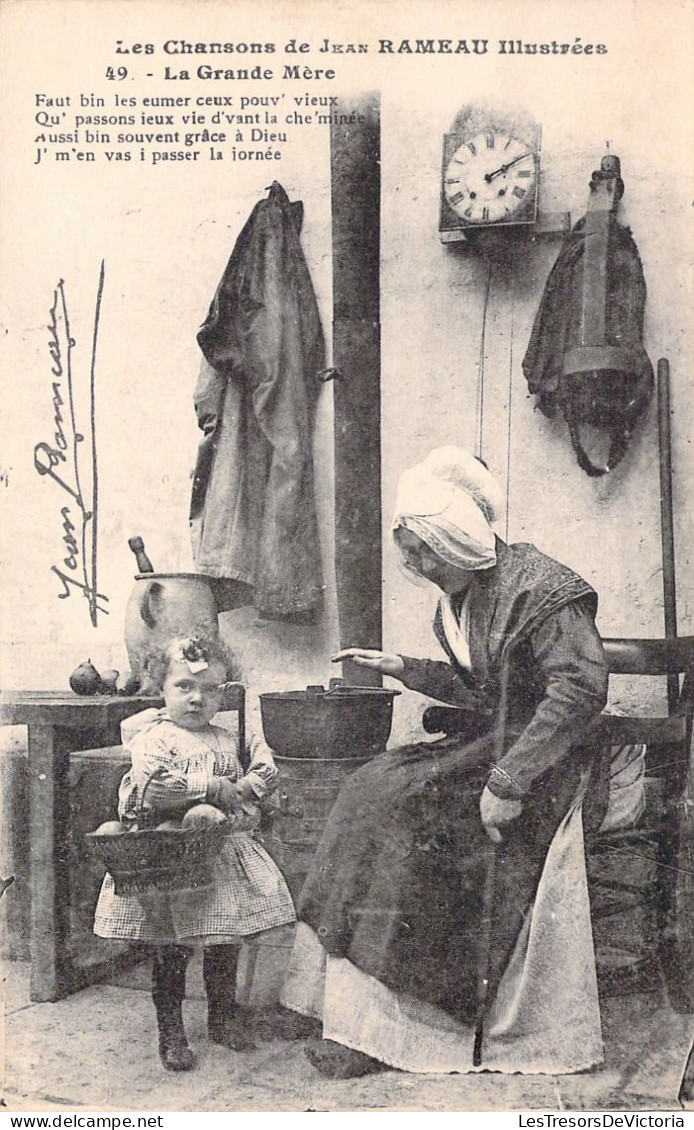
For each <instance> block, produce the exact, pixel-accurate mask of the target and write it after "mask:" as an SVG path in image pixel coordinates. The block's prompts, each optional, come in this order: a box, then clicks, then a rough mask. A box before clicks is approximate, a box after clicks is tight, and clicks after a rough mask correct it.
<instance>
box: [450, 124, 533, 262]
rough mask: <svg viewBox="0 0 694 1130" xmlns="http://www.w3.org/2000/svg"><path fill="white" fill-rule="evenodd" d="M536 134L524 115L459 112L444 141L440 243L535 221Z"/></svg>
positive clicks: (512, 227)
mask: <svg viewBox="0 0 694 1130" xmlns="http://www.w3.org/2000/svg"><path fill="white" fill-rule="evenodd" d="M540 138H541V131H540V127H539V126H538V125H537V124H536V123H535V122H534V121H533V119H532V118H530V117H529V115H527V114H523V113H520V114H512V113H509V112H504V111H499V110H496V111H494V110H491V109H488V108H484V107H472V106H469V107H466V108H465V109H464V110H461V111H460V113H459V114H458V115H457V117H456V119H455V121H454V123H453V126H452V127H451V131H450V133H447V134H446V135H445V136H444V141H443V161H442V169H441V210H440V218H439V231H440V233H441V239H442V241H443V242H455V241H456V240H461V239H466V238H468V236H469V235H470V234H471V233H473V232H476V231H481V230H488V229H496V228H503V229H505V228H508V229H514V228H516V227H517V226H518V225H530V224H534V223H535V220H536V218H537V203H538V188H539V174H540Z"/></svg>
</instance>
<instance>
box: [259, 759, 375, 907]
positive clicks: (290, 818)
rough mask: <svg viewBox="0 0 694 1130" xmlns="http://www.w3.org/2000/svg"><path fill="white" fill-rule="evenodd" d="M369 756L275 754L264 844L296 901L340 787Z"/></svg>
mask: <svg viewBox="0 0 694 1130" xmlns="http://www.w3.org/2000/svg"><path fill="white" fill-rule="evenodd" d="M370 760H371V758H369V757H340V758H322V757H316V758H307V757H301V758H297V757H282V756H281V755H279V754H275V761H276V763H277V768H278V769H279V771H280V784H279V789H278V791H277V800H278V808H277V811H276V813H275V816H274V820H273V824H272V833H271V836H270V837H269V841H268V843H267V848H268V850H269V851H270V853H271V855H272V857H273V859H274V860H275V862H276V863H277V866H278V867H279V868H280V870H281V871H282V873H283V875H284V877H285V879H286V881H287V885H288V887H289V889H290V891H291V893H292V898H294V899H296V898H297V897H298V895H299V893H300V891H301V887H302V886H303V882H304V879H305V878H306V875H307V874H308V871H309V868H310V866H311V863H312V861H313V857H314V855H315V851H316V848H317V847H318V844H319V842H320V839H321V836H322V835H323V829H324V828H325V825H326V823H327V821H328V817H329V815H330V811H331V809H332V807H333V805H334V803H335V801H336V799H337V794H338V793H339V791H340V789H341V788H342V785H343V784H344V782H345V781H346V779H347V777H349V775H350V774H351V773H354V771H355V770H356V769H359V768H360V766H362V765H365V764H366V762H367V761H370Z"/></svg>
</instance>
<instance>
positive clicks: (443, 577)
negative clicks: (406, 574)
mask: <svg viewBox="0 0 694 1130" xmlns="http://www.w3.org/2000/svg"><path fill="white" fill-rule="evenodd" d="M395 540H396V541H397V543H398V546H399V547H400V550H401V552H402V555H403V558H404V560H405V562H406V564H407V565H409V566H410V568H411V569H414V570H415V572H417V573H419V575H420V577H424V578H425V579H426V580H427V581H431V582H432V584H434V585H438V587H439V588H440V589H441V590H442V591H443V592H446V593H454V592H463V590H464V589H466V588H467V587H468V585H469V584H470V581H471V580H472V572H471V571H470V570H469V569H457V568H456V567H455V565H449V563H448V562H447V561H444V560H443V558H441V557H439V555H438V553H435V552H434V550H433V549H432V548H431V546H428V545H427V544H426V542H424V541H422V539H421V538H419V537H417V535H416V534H413V533H412V531H411V530H406V529H403V528H402V527H401V528H400V529H397V530H396V531H395Z"/></svg>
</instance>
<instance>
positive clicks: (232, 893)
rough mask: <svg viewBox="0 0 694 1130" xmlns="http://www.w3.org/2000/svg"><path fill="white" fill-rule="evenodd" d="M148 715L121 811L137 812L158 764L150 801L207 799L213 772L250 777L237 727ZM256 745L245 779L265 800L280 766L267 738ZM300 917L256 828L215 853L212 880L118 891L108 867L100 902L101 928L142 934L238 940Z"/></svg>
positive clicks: (132, 746)
mask: <svg viewBox="0 0 694 1130" xmlns="http://www.w3.org/2000/svg"><path fill="white" fill-rule="evenodd" d="M146 715H147V718H146V721H145V716H144V715H143V722H144V725H143V728H142V729H141V730H139V732H138V733H137V734H135V736H134V737H133V738H132V739H131V741H130V742H129V743H128V748H129V750H130V754H131V757H132V769H130V770H129V772H128V773H126V775H125V777H124V778H123V781H122V783H121V787H120V793H119V806H118V811H119V815H120V817H121V819H124V820H126V821H127V820H128V819H133V817H134V813H135V808H136V805H137V801H138V795H139V790H141V789H142V788H143V787H144V785H145V783H146V782H147V781H148V780H149V778H150V777H151V776H152V775H153V774H154V773H155V772H156V771H157V770H160V776H158V777H157V779H156V780H155V781H154V782H153V783H152V784H151V785H150V786H149V787H148V789H147V793H146V797H145V803H146V804H147V803H149V804H151V805H152V806H153V807H154V808H155V809H163V810H165V809H166V807H167V803H166V802H167V798H168V799H169V800H170V799H171V796H172V794H175V795H177V796H178V797H185V798H186V799H189V800H190V801H191V802H194V801H202V802H204V801H205V797H206V790H207V782H208V780H209V778H210V776H213V775H214V776H226V777H230V778H232V779H236V780H240V779H241V778H242V777H244V772H243V768H242V766H241V762H240V759H239V753H238V748H237V742H236V738H235V735H234V734H232V733H231V732H230V731H228V730H224V729H222V728H221V727H219V726H206V727H205V729H204V730H201V731H195V732H194V731H191V730H185V729H183V728H182V727H180V726H177V725H176V724H175V723H173V722H171V721H170V719H169V718H168V716H167V714H166V712H165V711H163V710H162V711H147V712H146ZM250 753H251V765H250V768H249V770H248V772H247V773H246V774H245V779H246V780H247V781H248V782H249V783H250V784H251V785H252V788H253V792H254V794H255V795H256V797H257V798H258V800H260V799H262V797H263V796H265V795H267V793H268V792H270V791H271V790H272V788H273V787H274V786H275V785H276V782H277V777H278V773H277V769H276V767H275V764H274V762H273V760H272V753H271V751H270V749H269V748H268V746H266V745H265V743H264V742H262V741H260V740H259V739H257V738H256V739H251V742H250ZM162 770H163V776H162V775H161V771H162ZM294 918H295V915H294V905H293V903H292V899H291V895H290V894H289V890H288V889H287V885H286V883H285V881H284V879H283V878H282V875H281V874H280V872H279V870H278V868H277V867H276V865H275V864H274V863H273V861H272V859H271V858H270V856H269V855H268V853H267V852H266V850H265V848H264V847H263V846H262V844H260V843H259V842H258V841H257V840H256V839H255V838H254V836H253V833H252V832H249V831H246V832H232V833H230V834H229V835H228V836H227V837H226V838H225V840H224V846H223V847H222V849H221V851H220V853H219V855H218V856H217V858H216V860H215V863H214V882H213V885H212V886H211V887H204V888H201V889H199V890H196V891H171V892H168V891H167V892H156V893H154V894H150V893H149V892H148V893H147V894H146V895H145V896H143V898H142V899H140V898H139V897H138V896H136V895H127V896H120V895H117V894H116V893H115V891H114V887H113V879H112V878H111V876H110V875H108V874H107V875H106V877H105V878H104V882H103V885H102V888H101V893H100V895H99V901H98V903H97V907H96V914H95V918H94V933H95V934H98V935H99V936H100V937H102V938H128V939H132V940H134V941H142V942H155V943H167V942H185V941H204V942H206V943H208V944H214V943H223V942H230V941H238V940H240V939H241V938H243V937H245V936H247V935H249V934H256V933H258V932H259V931H261V930H269V929H271V928H272V927H274V926H282V925H284V924H285V923H288V922H293V921H294Z"/></svg>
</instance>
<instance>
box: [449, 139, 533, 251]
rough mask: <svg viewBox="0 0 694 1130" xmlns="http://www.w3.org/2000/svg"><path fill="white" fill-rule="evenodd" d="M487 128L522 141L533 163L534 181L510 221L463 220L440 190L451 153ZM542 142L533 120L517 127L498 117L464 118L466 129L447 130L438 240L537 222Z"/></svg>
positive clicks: (451, 241) (524, 226) (467, 236)
mask: <svg viewBox="0 0 694 1130" xmlns="http://www.w3.org/2000/svg"><path fill="white" fill-rule="evenodd" d="M485 131H489V132H492V133H495V134H496V133H503V134H506V135H508V136H512V137H515V138H517V139H518V140H519V141H522V142H523V143H524V144H525V145H527V146H528V148H529V149H532V151H533V157H534V162H535V180H534V184H533V190H532V192H529V193H528V199H527V200H524V201H523V204H522V205H521V207H519V208H518V209H517V210H516V212H515V213H514V215H513V217H512V218H511V219H510V220H487V221H486V222H485V221H481V222H479V221H478V222H476V223H471V222H470V221H469V220H466V219H465V217H464V216H459V215H458V213H457V212H455V211H454V210H453V208H451V206H450V204H449V203H448V200H447V199H446V193H445V191H444V180H445V176H446V170H447V168H448V164H449V162H450V160H451V158H452V157H453V155H454V153H455V152H456V151H457V150H458V149H460V146H461V145H465V144H466V142H468V141H471V140H472V138H473V137H476V136H477V135H478V134H479V133H484V132H485ZM541 143H542V127H541V126H539V125H536V124H535V123H533V124H532V125H529V124H526V123H523V125H522V126H521V128H519V127H518V124H517V123H514V122H509V121H507V120H505V119H504V120H500V121H498V122H496V121H494V122H492V121H490V120H486V121H479V119H478V120H477V121H476V122H475V123H474V125H473V124H472V121H471V120H470V119H467V128H465V129H464V130H462V131H461V129H460V128H456V126H455V124H454V127H453V129H452V131H451V132H450V133H446V134H444V137H443V155H442V158H441V196H440V212H439V233H440V236H441V242H442V243H456V242H458V241H462V240H465V239H468V238H469V236H470V235H471V234H472V233H473V232H478V231H489V229H490V228H491V229H497V228H504V229H505V228H509V229H514V228H520V229H521V230H523V229H524V228H528V227H529V226H530V225H532V224H534V223H535V222H536V221H537V210H538V199H539V188H540V152H541Z"/></svg>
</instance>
